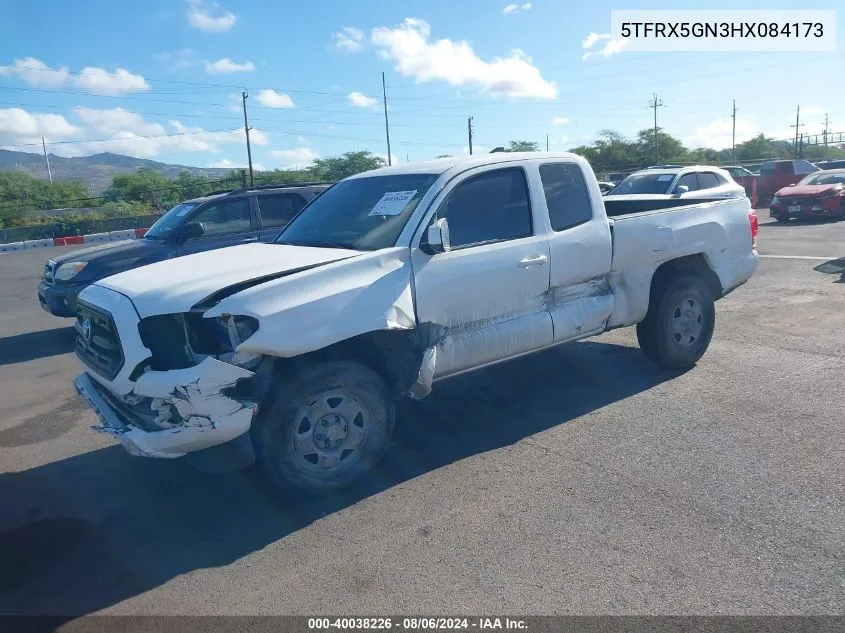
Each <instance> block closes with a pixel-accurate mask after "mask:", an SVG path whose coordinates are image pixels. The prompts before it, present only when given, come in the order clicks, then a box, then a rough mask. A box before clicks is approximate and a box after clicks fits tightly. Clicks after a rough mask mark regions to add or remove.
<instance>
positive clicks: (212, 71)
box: [203, 57, 255, 75]
mask: <svg viewBox="0 0 845 633" xmlns="http://www.w3.org/2000/svg"><path fill="white" fill-rule="evenodd" d="M203 63H204V64H205V72H206V73H208V74H209V75H229V74H231V73H251V72H252V71H254V70H255V64H253V63H252V62H251V61H249V60H247V61H245V62H244V63H243V64H238V63H237V62H233V61H232V60H231V59H229V58H228V57H224V58H223V59H218V60H217V61H216V62H211V61H208V60H205V62H203Z"/></svg>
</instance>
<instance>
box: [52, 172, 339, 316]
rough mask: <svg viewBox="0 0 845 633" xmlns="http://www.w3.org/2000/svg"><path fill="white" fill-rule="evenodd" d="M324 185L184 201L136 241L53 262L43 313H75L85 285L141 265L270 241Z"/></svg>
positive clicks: (272, 187) (280, 187) (238, 191)
mask: <svg viewBox="0 0 845 633" xmlns="http://www.w3.org/2000/svg"><path fill="white" fill-rule="evenodd" d="M329 186H330V185H328V184H316V183H314V184H297V185H267V186H261V187H254V188H251V189H235V190H232V191H226V192H217V193H215V194H211V195H208V196H203V197H201V198H194V199H193V200H186V201H185V202H182V203H180V204H178V205H176V206H175V207H173V208H172V209H170V210H169V211H168V212H167V213H165V214H164V215H162V216H161V217H160V218H159V219H158V220H157V221H156V223H155V224H153V225H152V226H151V227H150V229H149V230H148V231H147V233H146V235H144V237H143V238H142V239H139V240H122V241H120V242H106V243H104V244H99V245H97V246H92V247H90V248H87V249H81V250H77V251H74V252H72V253H68V254H66V255H62V256H59V257H56V258H54V259H51V260H49V261H48V262H47V264H46V265H45V266H44V274H43V276H42V279H41V281H40V282H39V284H38V300H39V302H40V303H41V307H42V308H44V309H45V310H46V311H47V312H50V313H51V314H54V315H56V316H60V317H72V316H75V315H76V297H77V295H78V294H79V293H80V291H82V289H83V288H85V287H86V286H88V285H90V284H92V283H94V282H95V281H97V280H98V279H102V278H104V277H108V276H110V275H114V274H115V273H118V272H122V271H124V270H129V269H130V268H137V267H138V266H143V265H145V264H151V263H153V262H157V261H160V260H162V259H170V258H173V257H181V256H183V255H190V254H191V253H199V252H201V251H208V250H212V249H217V248H222V247H224V246H233V245H235V244H244V243H247V242H258V241H261V242H269V241H271V240H272V239H273V238H275V237H276V235H278V234H279V231H281V230H282V228H283V227H284V226H285V224H287V223H288V221H290V219H291V218H292V217H293V216H294V215H296V214H297V213H298V212H299V211H300V210H301V209H302V208H303V207H304V206H305V205H306V204H308V203H309V202H310V201H311V200H313V199H314V198H315V197H316V196H317V195H319V194H320V193H321V192H323V191H325V190H326V189H328V188H329Z"/></svg>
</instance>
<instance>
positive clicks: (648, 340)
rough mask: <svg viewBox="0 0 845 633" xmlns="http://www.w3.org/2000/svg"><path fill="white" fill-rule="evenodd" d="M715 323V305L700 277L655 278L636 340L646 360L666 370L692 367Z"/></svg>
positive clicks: (706, 344) (705, 344) (705, 349)
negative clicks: (646, 311)
mask: <svg viewBox="0 0 845 633" xmlns="http://www.w3.org/2000/svg"><path fill="white" fill-rule="evenodd" d="M715 325H716V306H715V305H714V300H713V295H712V294H711V292H710V289H709V288H708V286H707V284H706V283H705V282H704V280H702V279H701V278H700V277H694V276H687V277H667V278H664V279H659V280H655V285H654V287H653V288H652V292H651V298H650V301H649V306H648V313H647V314H646V317H645V319H644V320H643V321H642V322H641V323H640V324H639V325H637V340H638V341H639V343H640V348H641V349H642V350H643V353H644V354H645V355H646V357H647V358H649V360H651V361H653V362H654V363H656V364H657V365H659V366H660V367H664V368H667V369H685V368H688V367H692V366H693V365H695V363H697V362H698V360H699V359H700V358H701V357H702V356H704V352H706V351H707V347H708V346H709V345H710V340H711V339H712V337H713V329H714V327H715Z"/></svg>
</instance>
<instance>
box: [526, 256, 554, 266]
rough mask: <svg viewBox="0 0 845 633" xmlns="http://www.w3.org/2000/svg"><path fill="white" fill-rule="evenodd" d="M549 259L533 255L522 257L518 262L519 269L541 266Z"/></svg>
mask: <svg viewBox="0 0 845 633" xmlns="http://www.w3.org/2000/svg"><path fill="white" fill-rule="evenodd" d="M547 261H549V258H548V257H546V256H545V255H535V256H534V257H523V258H522V259H520V260H519V267H520V268H528V267H529V266H542V265H543V264H545V263H546V262H547Z"/></svg>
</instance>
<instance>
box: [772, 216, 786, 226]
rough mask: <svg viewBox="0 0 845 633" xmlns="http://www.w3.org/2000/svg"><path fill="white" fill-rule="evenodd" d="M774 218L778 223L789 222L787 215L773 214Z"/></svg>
mask: <svg viewBox="0 0 845 633" xmlns="http://www.w3.org/2000/svg"><path fill="white" fill-rule="evenodd" d="M774 218H775V221H777V222H779V223H780V224H786V223H787V222H789V216H788V215H776V216H774Z"/></svg>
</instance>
